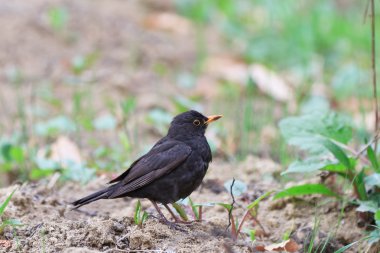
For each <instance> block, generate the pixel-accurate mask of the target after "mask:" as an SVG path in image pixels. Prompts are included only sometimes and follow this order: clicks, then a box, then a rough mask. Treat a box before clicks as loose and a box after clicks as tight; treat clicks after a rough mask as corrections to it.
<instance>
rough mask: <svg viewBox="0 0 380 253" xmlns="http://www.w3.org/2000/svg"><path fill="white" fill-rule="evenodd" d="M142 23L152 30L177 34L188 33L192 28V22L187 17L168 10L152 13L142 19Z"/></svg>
mask: <svg viewBox="0 0 380 253" xmlns="http://www.w3.org/2000/svg"><path fill="white" fill-rule="evenodd" d="M144 25H145V27H147V28H150V29H153V30H162V31H167V32H171V33H175V34H179V35H188V34H190V33H191V31H192V30H193V27H192V23H191V22H190V21H189V20H188V19H186V18H184V17H181V16H179V15H177V14H174V13H170V12H163V13H156V14H152V15H150V16H148V17H147V18H146V19H145V20H144Z"/></svg>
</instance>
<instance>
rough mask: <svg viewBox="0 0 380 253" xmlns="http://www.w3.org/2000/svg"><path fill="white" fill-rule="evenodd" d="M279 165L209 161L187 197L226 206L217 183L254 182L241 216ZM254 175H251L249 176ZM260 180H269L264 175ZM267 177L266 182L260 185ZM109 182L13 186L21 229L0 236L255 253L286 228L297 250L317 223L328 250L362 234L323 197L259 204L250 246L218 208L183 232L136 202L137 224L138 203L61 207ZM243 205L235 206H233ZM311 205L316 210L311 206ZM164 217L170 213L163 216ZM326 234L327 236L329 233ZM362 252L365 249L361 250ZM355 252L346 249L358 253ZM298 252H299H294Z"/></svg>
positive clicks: (271, 184)
mask: <svg viewBox="0 0 380 253" xmlns="http://www.w3.org/2000/svg"><path fill="white" fill-rule="evenodd" d="M278 169H280V168H279V166H278V165H276V164H274V163H273V162H271V161H265V160H264V161H263V160H260V159H256V158H252V157H250V158H248V159H247V161H246V162H244V163H242V164H227V163H219V162H214V163H213V164H212V165H211V168H210V172H209V173H208V175H207V176H206V180H205V183H204V184H203V186H202V187H201V188H200V189H199V190H197V191H196V192H194V193H193V194H192V199H193V200H194V202H196V203H205V202H224V203H230V202H231V199H230V195H229V194H228V193H227V192H226V191H225V190H223V186H222V183H219V182H224V181H225V180H227V179H230V178H232V177H235V178H236V179H240V180H244V181H246V180H245V179H247V178H252V180H250V181H249V182H247V181H246V182H247V183H249V190H248V191H247V192H246V193H245V194H244V195H242V197H239V198H237V207H238V208H237V209H236V210H235V211H234V215H237V216H238V217H241V215H242V212H243V211H244V210H243V208H241V207H244V206H246V205H247V204H248V203H249V202H250V201H251V200H253V199H255V198H256V197H257V196H259V195H261V194H262V193H263V192H265V191H268V190H270V189H277V188H279V185H278V184H277V183H276V182H275V181H274V180H273V179H270V177H268V175H269V174H270V173H272V172H276V171H277V170H278ZM253 175H255V176H253ZM264 175H267V177H266V176H264ZM265 178H268V179H267V180H263V179H265ZM107 180H108V179H107V178H105V177H104V176H103V177H101V178H99V179H97V180H95V181H92V182H91V183H90V184H88V185H87V186H85V187H81V186H79V185H77V184H74V183H64V184H63V185H60V186H58V185H55V186H54V187H52V188H50V189H49V188H48V187H47V186H46V185H48V184H47V182H43V181H42V182H39V183H37V184H25V185H22V186H21V187H19V189H18V190H17V191H16V193H15V195H14V196H13V198H12V201H11V203H10V205H9V206H8V208H7V210H6V212H5V216H4V217H3V219H6V218H17V219H19V220H20V221H21V222H22V224H23V226H22V227H19V228H17V229H16V230H15V231H14V232H12V229H11V228H8V229H7V230H6V231H5V233H4V236H3V237H4V238H5V239H6V240H11V241H12V246H11V248H8V249H7V251H9V252H16V251H19V252H134V251H133V250H146V251H148V250H158V252H160V251H159V250H161V251H162V252H224V251H226V252H231V249H232V250H233V252H254V248H255V246H257V245H262V244H264V245H269V244H271V243H274V242H279V241H281V238H282V237H283V235H284V234H285V233H286V232H287V231H291V232H292V235H291V238H293V239H294V240H295V241H296V242H297V243H298V244H299V245H300V246H301V245H304V244H305V241H307V238H308V236H309V235H310V234H311V233H312V230H313V227H314V223H315V219H319V220H320V226H319V229H318V236H317V237H316V238H317V239H316V242H321V243H323V242H324V240H325V239H326V238H328V237H329V236H330V240H329V243H328V244H327V246H326V248H327V249H328V251H326V252H334V251H335V250H336V249H338V248H339V247H341V246H342V245H343V244H347V243H350V242H353V241H355V240H358V239H360V238H361V237H362V235H363V231H362V230H361V229H359V228H357V226H356V220H357V219H356V215H355V212H354V210H346V211H345V212H344V213H343V215H340V209H339V208H338V207H337V206H336V205H335V204H334V203H333V202H332V203H328V204H324V205H320V206H319V205H318V204H320V203H321V202H323V201H325V199H322V198H310V199H308V200H296V199H293V200H291V201H284V200H282V201H273V200H264V201H263V202H262V203H261V204H260V208H259V214H258V219H259V221H260V222H261V223H262V225H263V227H264V228H265V230H266V232H267V233H268V235H267V236H263V235H261V236H260V235H258V238H257V241H256V242H255V243H252V242H251V241H250V240H249V238H248V236H246V235H245V234H242V235H241V236H240V237H239V239H238V241H236V242H234V241H233V240H232V239H231V238H230V234H229V232H228V231H227V232H226V227H227V224H228V216H227V213H226V211H225V210H223V209H222V208H220V207H216V206H214V207H206V208H205V209H204V217H203V219H204V220H203V221H202V222H194V223H193V224H191V225H181V227H180V228H181V229H180V230H178V229H174V228H170V227H168V226H167V225H164V224H161V223H160V222H159V221H158V220H157V219H156V218H154V216H157V214H156V212H155V210H154V209H152V207H151V205H150V203H149V201H145V200H143V201H142V205H143V208H144V209H145V210H147V211H148V212H149V213H150V214H151V216H150V218H149V219H148V220H147V222H146V223H144V224H143V226H142V227H139V226H137V225H135V224H134V222H133V213H134V207H135V204H136V200H132V199H119V200H100V201H98V202H95V203H92V204H90V205H88V206H84V207H82V208H80V210H79V211H75V210H71V209H70V206H69V205H68V204H67V203H68V202H70V201H73V200H74V199H76V198H78V197H81V196H83V195H85V194H88V193H89V192H91V191H94V190H96V189H99V188H101V187H102V186H104V184H105V182H106V181H107ZM13 188H14V186H13V187H9V188H5V189H2V190H1V191H0V199H3V198H5V196H6V195H7V194H9V193H10V192H11V190H12V189H13ZM239 206H241V207H239ZM317 206H319V207H318V208H317ZM166 215H168V214H167V213H166ZM245 227H246V228H254V229H256V230H257V231H261V229H260V227H258V226H257V225H255V224H253V223H252V222H251V221H248V222H247V223H246V225H245ZM329 233H330V234H329ZM360 247H364V246H363V245H362V246H360ZM358 249H359V248H357V247H356V248H355V250H353V251H351V252H357V250H358ZM300 252H303V251H302V250H300ZM348 252H350V251H348Z"/></svg>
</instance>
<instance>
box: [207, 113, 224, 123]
mask: <svg viewBox="0 0 380 253" xmlns="http://www.w3.org/2000/svg"><path fill="white" fill-rule="evenodd" d="M221 117H223V115H210V116H207V120H206V122H205V123H206V124H209V123H211V122H213V121H215V120H218V119H220V118H221Z"/></svg>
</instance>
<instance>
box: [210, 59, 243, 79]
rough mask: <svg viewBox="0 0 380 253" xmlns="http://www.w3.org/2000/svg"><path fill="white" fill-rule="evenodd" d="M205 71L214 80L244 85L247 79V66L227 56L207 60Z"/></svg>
mask: <svg viewBox="0 0 380 253" xmlns="http://www.w3.org/2000/svg"><path fill="white" fill-rule="evenodd" d="M205 71H206V72H207V73H208V74H211V75H212V76H214V77H215V78H218V79H222V80H225V81H228V82H232V83H238V84H241V85H245V84H246V83H247V80H248V78H249V73H248V66H247V65H246V64H245V63H244V62H242V61H240V60H238V59H234V58H231V57H229V56H214V57H210V58H209V59H207V61H206V64H205Z"/></svg>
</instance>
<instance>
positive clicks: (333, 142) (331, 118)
mask: <svg viewBox="0 0 380 253" xmlns="http://www.w3.org/2000/svg"><path fill="white" fill-rule="evenodd" d="M309 109H310V108H306V110H304V111H303V114H302V115H300V116H296V117H289V118H286V119H284V120H282V121H281V122H280V129H281V132H282V134H283V136H284V137H285V139H286V140H287V142H288V144H290V145H293V146H296V147H297V148H299V149H300V150H302V151H304V152H305V153H304V154H306V156H305V158H304V159H303V160H297V161H295V162H293V163H292V164H290V165H289V167H288V169H287V170H286V171H285V172H283V173H282V174H285V175H286V174H288V173H301V174H309V173H313V172H323V173H324V174H325V175H324V176H323V177H322V182H321V183H320V184H302V185H297V186H293V187H289V188H287V189H285V190H283V191H281V192H278V193H277V194H276V195H275V196H274V198H275V199H278V198H284V197H290V196H302V195H309V194H322V195H325V196H330V197H335V198H338V199H348V200H349V202H350V203H353V204H356V205H357V206H358V208H357V211H358V212H359V213H358V214H359V216H358V217H359V219H362V220H363V221H364V222H365V224H367V225H368V224H369V223H371V220H372V217H374V220H376V224H377V222H378V218H380V204H379V203H380V201H379V200H380V193H379V192H380V191H379V190H380V167H379V160H378V157H377V156H376V153H375V151H374V148H373V146H375V145H374V143H376V142H377V140H378V139H379V137H380V134H379V133H377V134H376V135H375V136H374V137H373V138H372V140H371V141H370V142H367V143H365V144H364V147H363V148H361V150H359V151H356V150H353V149H352V148H351V147H350V146H349V142H350V141H352V139H353V138H352V136H353V134H352V133H353V129H354V127H353V125H352V124H351V122H352V121H351V120H350V119H349V118H348V117H345V116H342V115H340V114H338V113H336V112H333V111H331V110H329V109H328V108H326V107H324V110H315V108H314V110H311V111H310V110H309ZM328 177H337V179H338V180H335V179H334V180H331V182H332V183H333V185H331V183H330V185H329V186H328V185H327V184H326V183H325V182H326V178H328ZM339 179H340V180H339ZM339 182H345V183H349V184H348V185H349V186H350V187H352V192H353V194H354V195H353V196H347V195H346V194H345V192H344V189H343V190H337V189H342V188H341V187H336V185H334V184H337V183H339ZM346 185H347V184H346ZM332 187H333V188H334V189H335V190H332ZM364 213H369V214H372V215H370V218H368V217H367V216H368V215H364ZM377 214H379V217H376V215H377ZM378 225H379V224H377V226H375V227H374V228H375V230H373V231H372V232H371V235H370V237H369V238H371V239H370V240H369V239H368V238H367V239H368V242H370V243H373V242H375V241H378V240H379V239H380V236H379V235H380V234H379V229H378ZM363 226H364V225H363ZM342 252H343V251H342Z"/></svg>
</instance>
